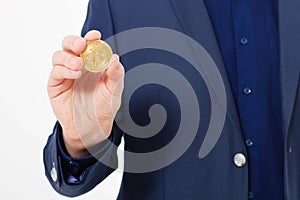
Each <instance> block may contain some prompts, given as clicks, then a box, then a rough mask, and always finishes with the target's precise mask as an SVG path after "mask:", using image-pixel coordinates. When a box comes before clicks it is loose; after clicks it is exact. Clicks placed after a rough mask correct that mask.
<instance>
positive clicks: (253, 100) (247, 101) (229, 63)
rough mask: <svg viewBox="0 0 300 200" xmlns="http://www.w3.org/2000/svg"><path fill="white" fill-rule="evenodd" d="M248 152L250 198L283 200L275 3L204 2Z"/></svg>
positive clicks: (267, 0) (244, 0)
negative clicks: (226, 73) (234, 101)
mask: <svg viewBox="0 0 300 200" xmlns="http://www.w3.org/2000/svg"><path fill="white" fill-rule="evenodd" d="M206 5H207V8H208V10H209V14H210V17H211V19H212V22H213V25H214V29H215V32H216V36H217V40H218V43H219V46H220V50H221V53H222V56H223V60H224V63H225V66H226V69H227V72H228V76H229V80H230V83H231V87H232V90H233V92H234V96H235V100H236V106H237V108H238V111H239V116H240V121H241V124H242V129H243V133H244V138H245V144H246V146H247V148H248V156H249V160H248V161H249V170H250V171H249V172H250V173H249V191H250V192H249V197H250V198H251V199H255V200H266V199H272V200H282V199H284V191H283V190H284V189H283V188H284V187H283V135H282V129H281V117H280V112H279V110H280V109H278V108H280V87H279V84H280V81H279V62H278V60H279V47H278V27H277V10H278V9H277V1H276V0H263V1H261V0H222V1H219V0H206Z"/></svg>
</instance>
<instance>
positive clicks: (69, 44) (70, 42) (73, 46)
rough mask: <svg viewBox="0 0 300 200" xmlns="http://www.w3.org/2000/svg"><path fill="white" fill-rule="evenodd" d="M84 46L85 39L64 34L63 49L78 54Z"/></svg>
mask: <svg viewBox="0 0 300 200" xmlns="http://www.w3.org/2000/svg"><path fill="white" fill-rule="evenodd" d="M85 47H86V41H85V39H84V38H82V37H79V36H76V35H69V36H66V37H65V38H64V39H63V42H62V48H63V50H65V51H68V52H71V53H73V54H75V55H79V54H80V53H81V52H82V51H83V50H84V49H85Z"/></svg>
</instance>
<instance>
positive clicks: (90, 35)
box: [84, 30, 101, 41]
mask: <svg viewBox="0 0 300 200" xmlns="http://www.w3.org/2000/svg"><path fill="white" fill-rule="evenodd" d="M100 38H101V33H100V32H99V31H97V30H91V31H89V32H87V34H86V35H85V36H84V39H86V40H87V41H92V40H99V39H100Z"/></svg>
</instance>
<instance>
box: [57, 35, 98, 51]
mask: <svg viewBox="0 0 300 200" xmlns="http://www.w3.org/2000/svg"><path fill="white" fill-rule="evenodd" d="M100 38H101V33H100V32H99V31H97V30H91V31H89V32H88V33H87V34H86V35H85V37H84V38H82V37H80V36H76V35H69V36H66V37H65V38H64V39H63V42H62V48H63V50H65V51H68V52H71V53H73V54H75V55H79V54H80V53H81V52H82V51H83V50H84V49H85V47H86V41H91V40H98V39H100Z"/></svg>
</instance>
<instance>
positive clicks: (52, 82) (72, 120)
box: [47, 31, 124, 157]
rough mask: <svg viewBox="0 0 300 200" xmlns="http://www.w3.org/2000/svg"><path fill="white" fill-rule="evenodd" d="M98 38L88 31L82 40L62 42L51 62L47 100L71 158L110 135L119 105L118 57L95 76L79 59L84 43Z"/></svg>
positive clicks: (71, 38) (121, 83)
mask: <svg viewBox="0 0 300 200" xmlns="http://www.w3.org/2000/svg"><path fill="white" fill-rule="evenodd" d="M100 38H101V33H100V32H98V31H90V32H88V33H87V34H86V35H85V37H84V38H82V37H79V36H67V37H65V38H64V40H63V42H62V48H63V49H62V50H59V51H56V52H55V53H54V54H53V58H52V63H53V69H52V71H51V73H50V76H49V80H48V84H47V89H48V96H49V99H50V102H51V105H52V109H53V112H54V114H55V116H56V118H57V120H58V121H59V123H60V124H61V126H62V129H63V139H64V142H65V145H66V149H67V151H68V153H69V154H70V155H71V156H72V157H83V156H86V155H88V150H87V148H89V147H92V146H94V145H96V144H98V143H100V142H101V141H103V140H104V139H106V138H107V137H108V136H109V135H110V132H111V129H112V124H113V121H114V118H115V115H116V112H117V111H118V109H119V107H120V104H121V95H122V91H123V88H124V68H123V66H122V64H121V63H120V62H119V57H118V56H117V55H115V54H114V55H113V58H112V61H111V63H110V65H109V67H108V69H107V70H106V71H104V72H102V73H97V74H95V73H90V72H88V71H87V70H85V69H84V68H83V65H84V63H83V60H82V59H81V58H80V57H78V55H80V53H81V52H82V51H84V49H85V47H86V43H87V41H91V40H96V39H100Z"/></svg>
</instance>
